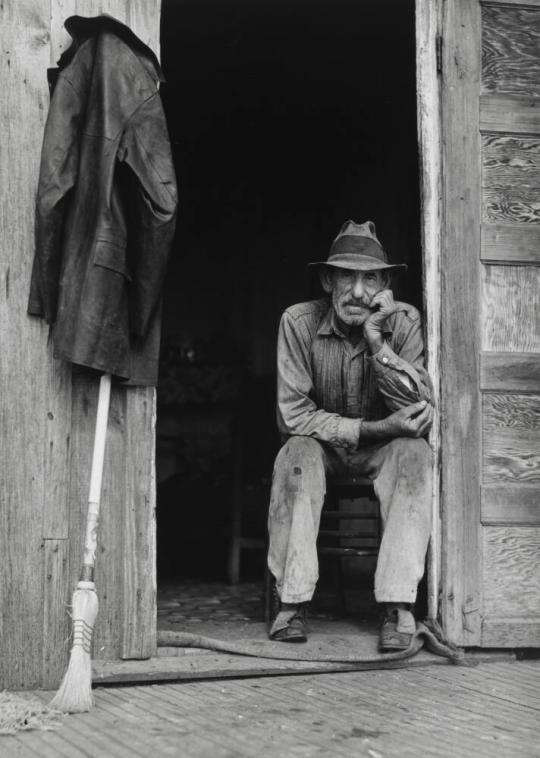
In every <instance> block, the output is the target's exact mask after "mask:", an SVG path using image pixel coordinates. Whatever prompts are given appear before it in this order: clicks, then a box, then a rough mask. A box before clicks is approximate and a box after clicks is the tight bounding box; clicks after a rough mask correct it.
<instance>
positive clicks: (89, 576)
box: [51, 374, 111, 713]
mask: <svg viewBox="0 0 540 758" xmlns="http://www.w3.org/2000/svg"><path fill="white" fill-rule="evenodd" d="M110 397H111V375H110V374H103V375H102V376H101V379H100V382H99V398H98V407H97V415H96V433H95V436H94V453H93V456H92V472H91V474H90V494H89V496H88V513H87V516H86V536H85V540H84V557H83V565H82V569H81V575H80V580H79V583H78V584H77V588H76V590H75V591H74V593H73V597H72V601H71V606H72V624H73V644H72V647H71V653H70V656H69V664H68V668H67V671H66V673H65V675H64V678H63V680H62V683H61V685H60V688H59V690H58V692H57V693H56V695H55V696H54V698H53V699H52V701H51V707H52V708H55V709H56V710H59V711H64V712H65V713H82V712H84V711H89V710H90V708H91V707H92V705H93V704H94V698H93V695H92V656H91V645H92V632H93V630H94V623H95V621H96V617H97V612H98V598H97V594H96V585H95V584H94V564H95V561H96V547H97V526H98V520H99V504H100V500H101V480H102V477H103V460H104V457H105V438H106V436H107V419H108V416H109V403H110Z"/></svg>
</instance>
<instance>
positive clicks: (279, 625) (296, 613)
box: [268, 603, 308, 642]
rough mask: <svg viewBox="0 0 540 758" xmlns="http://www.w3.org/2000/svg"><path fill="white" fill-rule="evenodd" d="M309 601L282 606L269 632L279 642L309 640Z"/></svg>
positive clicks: (271, 637)
mask: <svg viewBox="0 0 540 758" xmlns="http://www.w3.org/2000/svg"><path fill="white" fill-rule="evenodd" d="M307 608H308V604H307V603H299V604H298V605H296V606H292V607H289V608H283V607H282V608H281V610H280V611H279V613H278V615H277V616H276V618H275V621H274V623H273V624H272V628H271V629H270V632H269V635H268V636H269V637H270V639H271V640H276V641H278V642H307Z"/></svg>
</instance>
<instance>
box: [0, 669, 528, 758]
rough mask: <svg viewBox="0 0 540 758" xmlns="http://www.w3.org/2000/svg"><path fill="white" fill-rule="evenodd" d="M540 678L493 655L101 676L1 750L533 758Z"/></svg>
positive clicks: (203, 756)
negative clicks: (146, 677) (291, 672)
mask: <svg viewBox="0 0 540 758" xmlns="http://www.w3.org/2000/svg"><path fill="white" fill-rule="evenodd" d="M539 684H540V661H526V662H509V661H497V662H491V663H483V664H480V665H479V666H477V667H476V668H461V667H455V666H431V667H425V668H410V669H397V670H383V671H361V672H352V673H331V674H317V675H296V676H274V677H268V678H251V679H237V680H221V681H219V680H215V681H204V682H182V683H177V684H158V685H149V686H133V687H121V688H99V689H97V690H96V707H95V708H94V709H93V711H92V712H91V713H89V714H83V715H76V716H69V717H66V718H65V719H64V721H63V722H62V724H61V726H60V728H59V729H58V730H57V731H54V732H27V733H19V734H17V735H16V736H12V737H3V738H2V737H0V756H2V758H4V756H5V757H6V758H12V756H13V757H17V758H30V756H33V757H35V756H39V758H59V757H60V756H65V757H66V758H68V757H69V758H79V757H82V756H86V757H88V756H91V757H92V758H94V757H95V758H97V757H98V756H99V758H133V757H135V756H141V758H148V757H149V756H151V758H161V756H179V757H180V756H181V758H191V757H193V758H236V757H237V756H238V757H242V756H265V758H267V757H270V758H273V757H274V756H275V757H276V758H277V757H278V756H279V758H287V757H288V756H325V757H327V756H329V757H331V756H348V757H350V756H360V757H363V756H366V758H392V757H394V756H395V757H396V758H398V757H399V758H402V757H403V756H415V758H416V756H419V755H422V756H426V757H430V756H437V757H439V756H448V758H460V756H475V757H476V756H479V757H483V756H485V758H499V757H500V758H514V757H515V756H520V758H533V757H534V758H538V756H540V687H539ZM37 694H38V696H39V697H40V698H42V699H43V700H45V701H48V699H49V697H50V693H44V692H42V693H37Z"/></svg>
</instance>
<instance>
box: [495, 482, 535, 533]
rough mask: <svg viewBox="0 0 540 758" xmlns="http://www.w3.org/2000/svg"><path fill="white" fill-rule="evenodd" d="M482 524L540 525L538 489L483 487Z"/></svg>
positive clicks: (499, 486)
mask: <svg viewBox="0 0 540 758" xmlns="http://www.w3.org/2000/svg"><path fill="white" fill-rule="evenodd" d="M482 524H484V525H485V526H505V525H508V526H512V525H513V526H534V525H538V524H540V488H538V487H530V486H529V487H527V486H501V485H497V486H494V485H483V486H482Z"/></svg>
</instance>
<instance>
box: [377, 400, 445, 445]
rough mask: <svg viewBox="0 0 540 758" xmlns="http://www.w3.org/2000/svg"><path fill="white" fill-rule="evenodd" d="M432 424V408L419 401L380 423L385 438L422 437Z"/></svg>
mask: <svg viewBox="0 0 540 758" xmlns="http://www.w3.org/2000/svg"><path fill="white" fill-rule="evenodd" d="M432 422H433V406H432V405H430V404H429V403H426V401H425V400H421V401H420V402H419V403H413V404H412V405H408V406H407V407H406V408H400V409H399V411H396V412H395V413H392V414H391V415H390V416H387V417H386V418H385V419H383V420H382V421H381V422H380V423H381V424H382V426H383V431H384V433H385V436H387V437H423V436H424V434H426V433H427V432H428V431H429V429H430V428H431V424H432Z"/></svg>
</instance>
